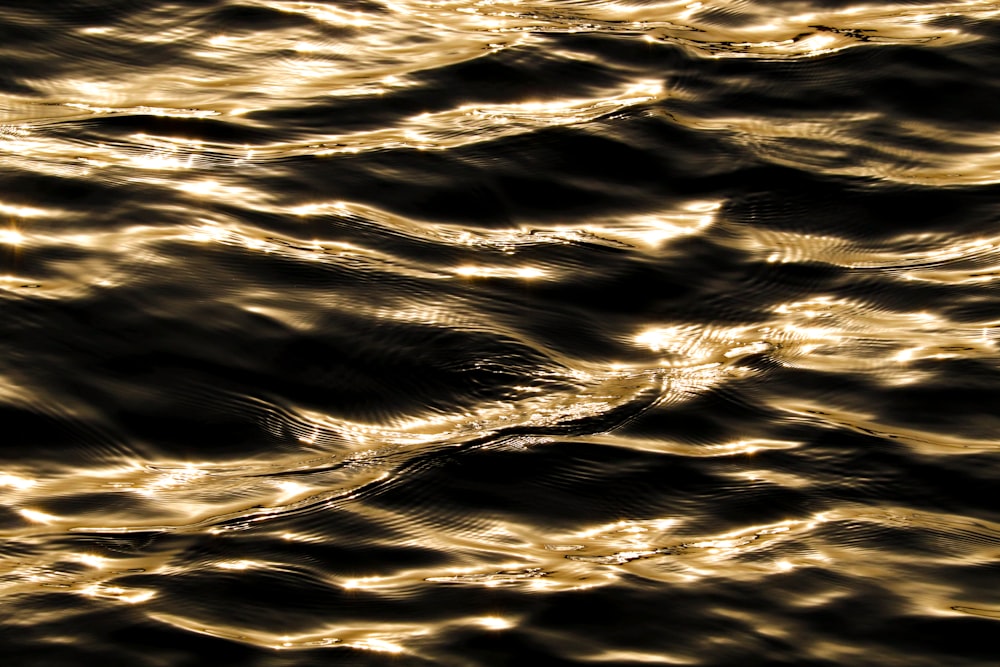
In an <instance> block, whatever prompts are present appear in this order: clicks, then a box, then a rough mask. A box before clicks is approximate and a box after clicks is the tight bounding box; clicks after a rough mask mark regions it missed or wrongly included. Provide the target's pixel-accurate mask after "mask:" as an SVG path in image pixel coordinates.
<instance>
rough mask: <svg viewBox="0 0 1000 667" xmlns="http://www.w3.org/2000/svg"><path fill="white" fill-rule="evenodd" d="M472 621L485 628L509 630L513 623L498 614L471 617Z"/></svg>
mask: <svg viewBox="0 0 1000 667" xmlns="http://www.w3.org/2000/svg"><path fill="white" fill-rule="evenodd" d="M472 622H473V623H475V624H476V625H479V626H481V627H484V628H486V629H487V630H509V629H510V628H513V627H514V625H515V624H514V623H513V622H511V621H509V620H507V619H506V618H501V617H500V616H480V617H479V618H475V619H473V620H472Z"/></svg>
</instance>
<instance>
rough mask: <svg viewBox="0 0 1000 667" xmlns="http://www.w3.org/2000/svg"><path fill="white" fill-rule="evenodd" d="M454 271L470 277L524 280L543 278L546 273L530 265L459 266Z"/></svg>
mask: <svg viewBox="0 0 1000 667" xmlns="http://www.w3.org/2000/svg"><path fill="white" fill-rule="evenodd" d="M454 272H455V273H456V274H458V275H460V276H464V277H470V278H522V279H524V280H534V279H537V278H544V277H545V275H546V273H545V271H543V270H542V269H538V268H535V267H531V266H519V267H504V266H470V265H466V266H459V267H456V268H455V269H454Z"/></svg>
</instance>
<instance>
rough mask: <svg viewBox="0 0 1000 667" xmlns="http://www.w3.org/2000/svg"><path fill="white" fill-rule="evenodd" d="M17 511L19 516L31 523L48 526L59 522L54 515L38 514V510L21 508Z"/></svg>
mask: <svg viewBox="0 0 1000 667" xmlns="http://www.w3.org/2000/svg"><path fill="white" fill-rule="evenodd" d="M17 511H18V513H19V514H20V515H21V516H23V517H24V518H25V519H27V520H28V521H31V522H32V523H41V524H46V525H48V524H52V523H55V522H57V521H59V517H57V516H55V515H54V514H48V513H46V512H39V511H38V510H32V509H23V508H22V509H19V510H17Z"/></svg>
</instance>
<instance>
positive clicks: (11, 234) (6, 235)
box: [0, 229, 24, 245]
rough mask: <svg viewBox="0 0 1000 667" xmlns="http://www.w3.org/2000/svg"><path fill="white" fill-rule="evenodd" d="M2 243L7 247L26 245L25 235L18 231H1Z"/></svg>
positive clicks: (0, 238) (0, 240) (0, 241)
mask: <svg viewBox="0 0 1000 667" xmlns="http://www.w3.org/2000/svg"><path fill="white" fill-rule="evenodd" d="M0 243H2V244H5V245H21V244H22V243H24V234H22V233H21V232H19V231H17V230H16V229H0Z"/></svg>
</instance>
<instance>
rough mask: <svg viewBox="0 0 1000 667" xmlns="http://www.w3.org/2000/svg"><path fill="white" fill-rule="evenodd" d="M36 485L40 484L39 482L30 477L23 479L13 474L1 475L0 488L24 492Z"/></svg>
mask: <svg viewBox="0 0 1000 667" xmlns="http://www.w3.org/2000/svg"><path fill="white" fill-rule="evenodd" d="M36 484H38V480H35V479H32V478H30V477H22V476H20V475H14V474H11V473H0V487H8V488H12V489H19V490H23V489H30V488H31V487H33V486H35V485H36Z"/></svg>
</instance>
